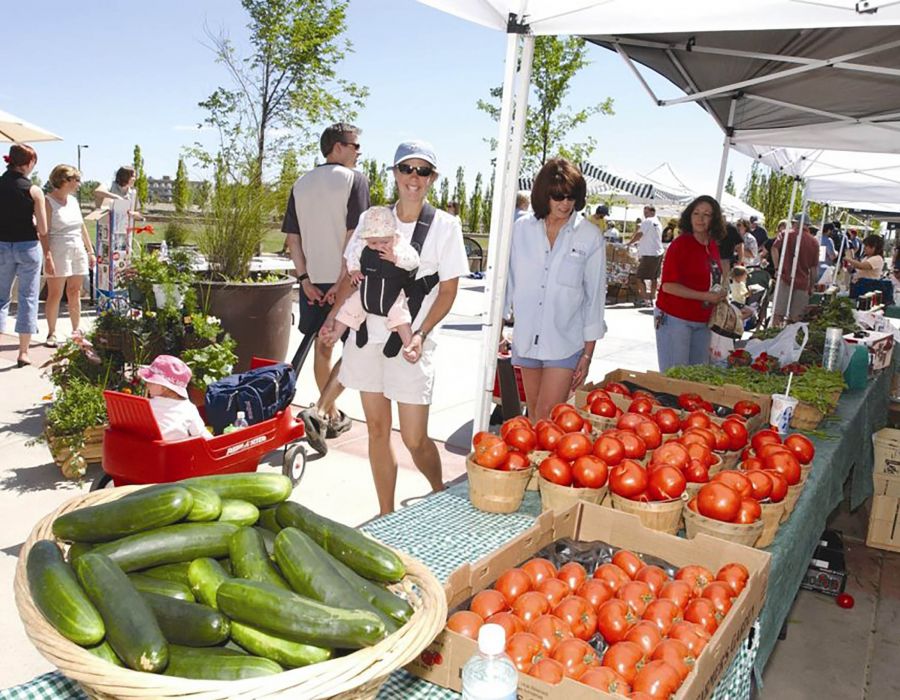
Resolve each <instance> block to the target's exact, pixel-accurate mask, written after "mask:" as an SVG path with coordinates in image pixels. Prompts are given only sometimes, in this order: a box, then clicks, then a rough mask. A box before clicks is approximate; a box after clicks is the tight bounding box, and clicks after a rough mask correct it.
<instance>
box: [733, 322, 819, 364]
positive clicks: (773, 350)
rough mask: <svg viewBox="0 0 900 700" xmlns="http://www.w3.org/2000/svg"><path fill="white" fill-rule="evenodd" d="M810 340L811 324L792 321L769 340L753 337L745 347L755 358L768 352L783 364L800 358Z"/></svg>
mask: <svg viewBox="0 0 900 700" xmlns="http://www.w3.org/2000/svg"><path fill="white" fill-rule="evenodd" d="M801 333H802V334H803V339H802V340H801V341H800V342H799V343H798V342H797V336H798V335H799V334H801ZM807 340H809V324H808V323H792V324H790V325H789V326H785V328H784V329H783V330H782V331H781V333H779V334H778V335H776V336H775V337H774V338H769V339H768V340H757V339H755V338H754V339H751V340H748V341H747V345H746V346H745V347H744V349H745V350H746V351H747V352H749V353H750V354H751V355H752V356H753V358H754V359H756V357H757V355H759V354H760V353H763V352H764V353H766V354H767V355H771V356H772V357H775V358H776V359H777V360H778V361H779V362H780V363H781V364H782V365H787V364H790V363H791V362H797V361H799V360H800V354H801V353H802V352H803V348H805V347H806V341H807Z"/></svg>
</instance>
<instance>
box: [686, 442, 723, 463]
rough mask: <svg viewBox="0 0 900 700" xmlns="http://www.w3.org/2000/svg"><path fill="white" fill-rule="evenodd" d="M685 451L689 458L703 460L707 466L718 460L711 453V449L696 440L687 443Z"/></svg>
mask: <svg viewBox="0 0 900 700" xmlns="http://www.w3.org/2000/svg"><path fill="white" fill-rule="evenodd" d="M687 451H688V457H690V459H692V460H694V459H696V460H697V461H699V462H703V464H705V465H706V466H707V467H711V466H712V465H713V464H715V463H716V462H718V461H719V458H718V457H717V456H716V455H714V454H713V453H712V450H711V449H710V448H709V447H707V446H706V445H701V444H700V443H697V442H694V443H691V444H690V445H687Z"/></svg>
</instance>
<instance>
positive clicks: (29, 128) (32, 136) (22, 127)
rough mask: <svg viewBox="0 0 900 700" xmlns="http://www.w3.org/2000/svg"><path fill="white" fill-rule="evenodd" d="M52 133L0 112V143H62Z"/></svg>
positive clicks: (60, 139)
mask: <svg viewBox="0 0 900 700" xmlns="http://www.w3.org/2000/svg"><path fill="white" fill-rule="evenodd" d="M62 140H63V139H62V136H57V135H56V134H54V133H53V132H52V131H47V130H46V129H42V128H41V127H39V126H37V125H36V124H32V123H31V122H27V121H25V120H24V119H22V118H21V117H17V116H15V115H14V114H10V113H9V112H4V111H3V110H0V142H6V143H14V142H18V143H28V142H30V141H62Z"/></svg>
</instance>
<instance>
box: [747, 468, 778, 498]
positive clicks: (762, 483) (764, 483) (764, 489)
mask: <svg viewBox="0 0 900 700" xmlns="http://www.w3.org/2000/svg"><path fill="white" fill-rule="evenodd" d="M747 478H748V479H749V480H750V486H751V487H752V491H751V492H750V496H751V498H754V499H756V500H757V501H762V500H765V499H766V498H768V497H769V495H770V494H771V493H772V479H770V478H769V475H768V474H767V473H766V472H764V471H762V470H760V469H754V470H753V471H750V472H747Z"/></svg>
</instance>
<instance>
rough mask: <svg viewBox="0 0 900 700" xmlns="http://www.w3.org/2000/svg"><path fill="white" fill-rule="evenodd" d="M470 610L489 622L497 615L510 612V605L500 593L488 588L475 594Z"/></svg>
mask: <svg viewBox="0 0 900 700" xmlns="http://www.w3.org/2000/svg"><path fill="white" fill-rule="evenodd" d="M469 609H470V610H471V611H472V612H474V613H476V614H477V615H479V616H480V617H481V619H483V620H487V619H488V618H489V617H490V616H491V615H494V614H495V613H498V612H503V611H504V610H509V603H507V602H506V597H505V596H504V595H503V594H502V593H501V592H500V591H495V590H493V589H491V588H488V589H486V590H484V591H480V592H478V593H476V594H475V596H474V597H473V598H472V603H471V604H470V605H469Z"/></svg>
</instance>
